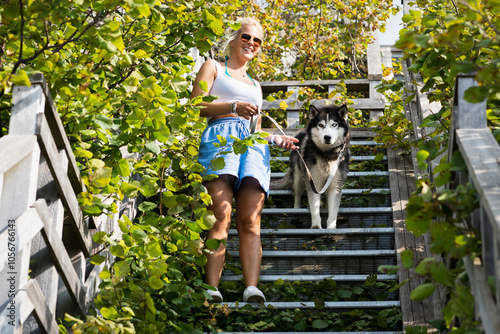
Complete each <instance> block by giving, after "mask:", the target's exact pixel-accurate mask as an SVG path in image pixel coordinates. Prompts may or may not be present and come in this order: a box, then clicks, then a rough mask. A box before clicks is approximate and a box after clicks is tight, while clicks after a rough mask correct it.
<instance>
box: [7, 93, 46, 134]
mask: <svg viewBox="0 0 500 334" xmlns="http://www.w3.org/2000/svg"><path fill="white" fill-rule="evenodd" d="M44 106H45V96H44V95H43V91H42V88H41V87H38V86H30V87H27V86H14V88H13V91H12V116H11V118H10V121H9V135H10V136H29V135H34V134H35V133H36V127H37V120H38V116H39V114H40V113H41V112H43V108H44Z"/></svg>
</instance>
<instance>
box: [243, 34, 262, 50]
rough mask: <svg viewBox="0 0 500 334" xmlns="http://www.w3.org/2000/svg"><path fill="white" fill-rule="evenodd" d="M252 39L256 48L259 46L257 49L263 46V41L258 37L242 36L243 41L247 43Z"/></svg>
mask: <svg viewBox="0 0 500 334" xmlns="http://www.w3.org/2000/svg"><path fill="white" fill-rule="evenodd" d="M252 39H253V45H254V46H255V45H257V47H259V46H260V45H261V44H262V40H261V39H260V38H258V37H252V36H250V35H249V34H241V40H242V41H243V42H245V43H246V42H248V41H250V40H252Z"/></svg>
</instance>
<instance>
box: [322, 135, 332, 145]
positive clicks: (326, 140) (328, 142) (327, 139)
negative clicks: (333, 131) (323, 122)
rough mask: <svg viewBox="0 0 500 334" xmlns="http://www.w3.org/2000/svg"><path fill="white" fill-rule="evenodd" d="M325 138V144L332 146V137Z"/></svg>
mask: <svg viewBox="0 0 500 334" xmlns="http://www.w3.org/2000/svg"><path fill="white" fill-rule="evenodd" d="M323 138H324V139H325V144H330V142H331V140H332V136H328V135H326V136H324V137H323Z"/></svg>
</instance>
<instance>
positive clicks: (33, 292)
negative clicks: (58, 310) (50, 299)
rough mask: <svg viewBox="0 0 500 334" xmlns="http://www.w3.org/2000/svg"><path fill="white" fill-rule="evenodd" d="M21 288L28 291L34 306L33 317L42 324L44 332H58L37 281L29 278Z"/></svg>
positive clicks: (52, 333)
mask: <svg viewBox="0 0 500 334" xmlns="http://www.w3.org/2000/svg"><path fill="white" fill-rule="evenodd" d="M23 289H24V290H26V292H27V293H28V296H29V298H30V300H31V302H32V303H33V306H34V308H35V317H36V318H37V319H38V322H39V323H40V324H41V325H42V327H43V329H44V330H45V332H46V333H49V334H57V333H59V326H58V325H57V322H56V320H55V317H54V315H53V314H52V313H51V312H50V310H49V308H48V305H47V303H46V302H45V298H44V297H43V294H42V290H41V289H40V286H39V285H38V283H37V282H36V281H35V280H32V279H31V280H29V281H28V282H27V283H26V285H24V287H23Z"/></svg>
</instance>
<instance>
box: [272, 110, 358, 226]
mask: <svg viewBox="0 0 500 334" xmlns="http://www.w3.org/2000/svg"><path fill="white" fill-rule="evenodd" d="M347 118H348V115H347V107H346V106H345V105H342V106H341V107H337V106H334V105H325V106H322V107H315V106H311V107H310V108H309V121H308V123H307V127H306V128H305V129H303V130H300V131H299V132H297V135H296V137H297V138H298V139H299V143H298V144H296V145H297V146H299V148H298V150H299V151H300V154H301V155H302V157H303V158H304V161H305V163H306V164H307V167H308V168H309V171H310V173H311V176H312V180H313V182H314V184H315V188H316V189H317V191H318V192H319V191H320V190H321V189H322V188H323V186H324V185H325V183H326V182H327V180H328V179H329V177H330V175H332V174H334V176H333V179H332V180H331V183H330V185H329V186H328V188H327V189H326V190H325V194H326V198H327V201H328V220H327V224H326V227H327V228H335V227H336V226H337V213H338V210H339V206H340V198H341V193H342V186H343V185H344V182H345V180H346V178H347V173H348V171H349V145H350V136H351V133H350V128H349V124H348V120H347ZM271 188H273V189H291V188H293V193H294V198H295V202H294V207H295V208H300V203H301V197H302V193H303V191H304V189H307V198H308V200H309V207H310V210H311V223H312V224H311V228H322V227H321V216H320V206H321V195H320V194H318V193H315V191H314V190H313V189H312V187H311V185H310V183H309V177H308V174H307V171H306V168H305V167H304V163H303V162H302V159H301V158H300V156H299V154H298V153H297V151H292V152H291V154H290V165H289V167H288V170H287V172H286V173H285V176H284V177H283V178H282V179H279V180H274V181H272V182H271Z"/></svg>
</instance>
